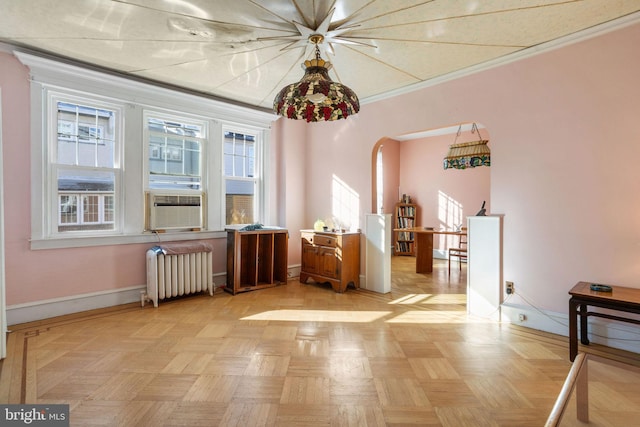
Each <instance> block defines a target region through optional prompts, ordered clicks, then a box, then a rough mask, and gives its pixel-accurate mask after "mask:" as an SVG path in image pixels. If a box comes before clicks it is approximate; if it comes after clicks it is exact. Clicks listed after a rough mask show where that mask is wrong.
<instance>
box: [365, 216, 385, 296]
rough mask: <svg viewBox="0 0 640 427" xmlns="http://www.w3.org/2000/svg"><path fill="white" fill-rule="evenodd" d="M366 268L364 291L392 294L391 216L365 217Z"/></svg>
mask: <svg viewBox="0 0 640 427" xmlns="http://www.w3.org/2000/svg"><path fill="white" fill-rule="evenodd" d="M365 217H366V218H365V236H366V238H367V246H366V266H365V281H364V286H363V288H364V289H367V290H370V291H374V292H379V293H382V294H386V293H388V292H391V228H392V224H391V214H366V215H365Z"/></svg>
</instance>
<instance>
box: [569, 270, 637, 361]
mask: <svg viewBox="0 0 640 427" xmlns="http://www.w3.org/2000/svg"><path fill="white" fill-rule="evenodd" d="M590 286H591V282H578V283H577V284H576V285H575V286H574V287H573V288H572V289H571V290H570V291H569V295H571V298H570V299H569V360H571V361H572V362H573V361H574V359H575V358H576V355H577V354H578V316H580V342H581V343H582V344H584V345H588V344H589V336H588V331H587V318H588V317H589V316H595V317H603V318H605V319H612V320H617V321H620V322H628V323H635V324H640V320H636V319H631V318H628V317H621V316H615V315H612V314H607V313H599V312H591V311H587V307H588V306H592V307H600V308H607V309H609V310H616V311H623V312H626V313H636V314H640V289H635V288H625V287H622V286H611V288H612V292H597V291H592V290H591V289H590Z"/></svg>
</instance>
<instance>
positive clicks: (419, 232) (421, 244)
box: [393, 227, 467, 273]
mask: <svg viewBox="0 0 640 427" xmlns="http://www.w3.org/2000/svg"><path fill="white" fill-rule="evenodd" d="M393 231H405V232H411V233H415V235H416V273H431V272H432V271H433V235H434V234H453V235H455V236H466V235H467V233H464V232H462V231H441V230H427V229H425V228H424V227H413V228H396V229H394V230H393Z"/></svg>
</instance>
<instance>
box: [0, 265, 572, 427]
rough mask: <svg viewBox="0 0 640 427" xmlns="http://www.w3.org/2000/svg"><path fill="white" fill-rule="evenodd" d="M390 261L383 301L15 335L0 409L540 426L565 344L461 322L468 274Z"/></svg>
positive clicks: (175, 419) (128, 313)
mask: <svg viewBox="0 0 640 427" xmlns="http://www.w3.org/2000/svg"><path fill="white" fill-rule="evenodd" d="M414 263H415V259H414V258H409V257H394V274H393V291H392V293H390V294H387V295H380V294H375V293H371V292H368V291H364V290H357V291H356V290H354V289H353V288H349V289H348V291H347V292H346V293H344V294H336V293H334V292H333V291H332V290H331V287H330V286H328V285H320V284H308V285H303V284H300V283H299V282H298V281H297V280H292V281H289V283H288V284H287V285H286V286H279V287H276V288H270V289H264V290H260V291H255V292H248V293H243V294H238V295H236V296H231V295H230V294H227V293H224V292H221V293H216V294H215V296H214V297H210V296H208V295H202V296H195V297H189V298H185V299H180V300H174V301H163V302H161V303H160V306H159V307H158V308H153V306H152V305H146V306H145V307H144V308H141V307H140V306H139V304H138V305H135V304H130V305H125V306H121V307H119V308H118V309H117V310H103V311H96V312H90V313H82V314H79V315H73V316H65V317H63V318H57V319H50V320H47V321H42V322H35V323H32V324H28V325H16V326H14V327H13V328H12V329H13V332H12V333H11V334H10V335H9V346H8V348H9V355H8V358H7V359H5V361H4V362H3V363H2V376H1V377H0V380H1V381H0V401H4V402H8V403H25V402H26V403H48V404H54V403H65V404H69V405H70V410H71V417H70V418H71V425H72V426H154V427H155V426H218V425H219V426H243V427H244V426H328V425H331V426H385V425H387V426H400V425H421V426H455V427H460V426H474V427H477V426H541V425H544V422H545V420H546V418H547V415H548V413H549V411H550V410H551V408H552V406H553V403H554V401H555V398H556V396H557V394H558V392H559V391H560V389H561V387H562V384H563V381H564V379H565V376H566V374H567V372H568V371H569V369H570V363H569V361H568V345H567V342H566V339H565V338H563V337H555V336H552V335H546V334H536V333H531V332H528V330H525V329H524V328H517V327H512V326H510V325H507V324H499V323H494V322H488V321H484V320H479V319H471V318H469V317H467V315H466V308H465V301H466V297H465V289H466V276H465V270H464V268H463V271H462V272H461V273H460V272H458V271H457V270H454V271H453V272H452V275H451V279H450V280H449V278H448V277H447V270H446V264H445V263H444V262H442V261H438V262H437V264H436V267H435V271H434V273H433V274H430V275H416V274H415V273H413V272H412V269H413V268H414Z"/></svg>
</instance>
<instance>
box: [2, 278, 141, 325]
mask: <svg viewBox="0 0 640 427" xmlns="http://www.w3.org/2000/svg"><path fill="white" fill-rule="evenodd" d="M146 289H147V287H146V285H140V286H131V287H128V288H121V289H114V290H109V291H102V292H92V293H88V294H82V295H73V296H70V297H63V298H53V299H48V300H41V301H34V302H29V303H25V304H15V305H10V306H7V324H8V325H17V324H20V323H27V322H33V321H36V320H43V319H49V318H51V317H57V316H63V315H65V314H72V313H79V312H81V311H88V310H95V309H98V308H105V307H111V306H115V305H120V304H128V303H132V302H136V301H140V293H141V292H143V291H146Z"/></svg>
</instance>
